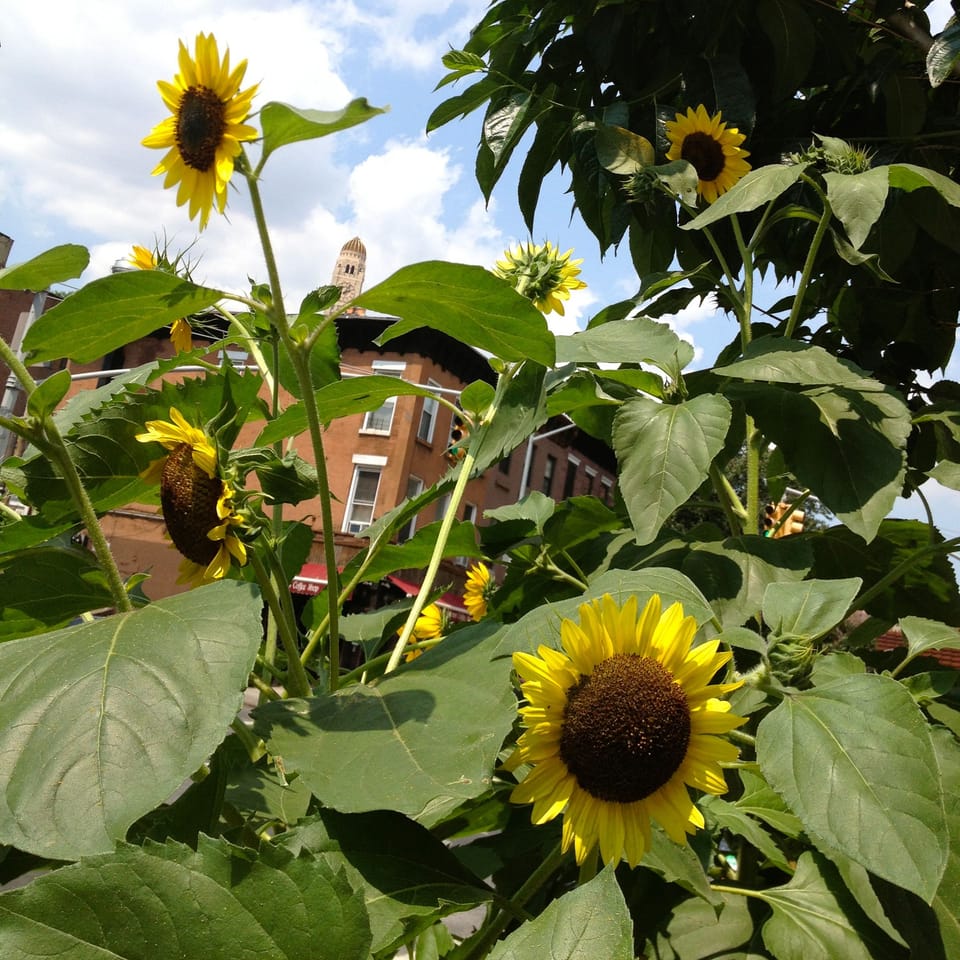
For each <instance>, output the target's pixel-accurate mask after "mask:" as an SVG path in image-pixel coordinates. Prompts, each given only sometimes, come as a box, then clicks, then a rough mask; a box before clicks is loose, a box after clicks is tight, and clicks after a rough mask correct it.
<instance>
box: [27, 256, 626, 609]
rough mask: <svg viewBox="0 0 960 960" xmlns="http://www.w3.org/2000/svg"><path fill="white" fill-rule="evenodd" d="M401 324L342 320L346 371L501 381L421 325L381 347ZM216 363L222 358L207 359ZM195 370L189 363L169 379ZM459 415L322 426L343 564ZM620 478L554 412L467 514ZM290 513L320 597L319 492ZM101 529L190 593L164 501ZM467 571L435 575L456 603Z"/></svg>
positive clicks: (406, 586)
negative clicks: (307, 531) (309, 535)
mask: <svg viewBox="0 0 960 960" xmlns="http://www.w3.org/2000/svg"><path fill="white" fill-rule="evenodd" d="M365 261H366V251H365V249H364V247H363V244H362V243H361V241H360V240H359V239H358V238H354V239H353V240H350V241H349V242H348V243H347V244H345V245H344V248H343V251H342V253H341V256H340V257H339V258H338V260H337V264H336V267H335V269H334V273H333V277H332V282H333V283H334V284H337V285H340V286H342V287H348V288H349V291H350V295H352V296H356V295H357V294H358V293H359V292H360V289H361V287H362V283H363V274H364V271H365V266H366V262H365ZM28 296H29V295H28ZM393 322H394V318H391V317H386V316H375V315H371V314H368V313H366V312H365V311H362V310H357V311H350V312H348V313H346V314H344V315H342V316H341V317H340V318H339V319H338V320H337V333H338V339H339V345H340V352H341V376H344V377H348V376H358V375H363V374H366V373H377V374H381V375H386V376H395V377H398V378H402V379H404V380H406V381H409V382H411V383H416V384H420V385H423V386H426V387H429V388H431V389H433V390H436V391H437V392H442V393H443V394H444V395H446V396H447V398H448V399H451V400H454V401H455V400H456V397H457V396H458V394H459V391H460V390H462V389H463V388H464V387H465V386H466V385H467V384H469V383H472V382H474V381H476V380H487V381H488V382H490V383H493V382H494V374H493V372H492V371H491V369H490V365H489V363H488V362H487V360H486V359H485V358H484V357H483V355H482V354H480V353H479V352H478V351H476V350H474V349H473V348H472V347H469V346H466V345H465V344H463V343H460V342H459V341H457V340H454V339H453V338H452V337H449V336H446V335H445V334H443V333H440V332H438V331H435V330H415V331H412V332H410V333H407V334H404V335H403V336H401V337H399V338H397V339H395V340H391V341H390V342H389V343H388V344H387V345H386V346H384V347H379V346H377V345H376V343H375V340H376V339H377V337H379V335H380V334H381V333H382V332H383V331H384V330H385V329H386V328H387V327H389V326H390V325H391V324H392V323H393ZM200 335H202V334H200ZM210 337H211V342H212V340H213V339H215V337H216V333H215V332H211V333H210ZM195 339H197V338H196V337H195ZM173 352H174V351H173V347H172V345H171V344H170V342H169V337H168V332H167V331H166V330H159V331H156V332H155V333H154V334H152V335H151V336H149V337H144V338H142V339H140V340H138V341H135V342H134V343H131V344H128V345H126V346H125V347H123V348H121V349H119V350H117V351H114V353H112V354H111V355H110V356H109V357H105V358H103V359H102V360H100V361H97V362H95V363H92V364H86V365H79V364H71V365H70V368H71V371H72V372H73V373H74V375H75V376H77V379H76V380H75V383H74V386H73V388H72V393H76V392H78V391H80V390H83V389H90V388H93V387H95V386H97V385H98V383H100V382H104V377H103V375H104V374H105V373H106V372H107V371H111V370H113V371H115V370H118V369H124V368H132V367H135V366H138V365H140V364H143V363H147V362H150V361H152V360H155V359H158V358H166V357H170V356H172V355H173ZM229 358H230V360H231V361H232V362H234V363H235V364H238V365H242V364H245V363H246V362H247V359H248V358H247V357H246V355H244V354H242V353H239V352H236V353H235V352H234V351H231V352H230V356H229ZM210 359H212V360H216V359H217V358H216V357H215V356H213V355H211V357H210ZM199 375H202V374H200V373H196V372H191V371H190V370H189V369H184V370H181V371H178V372H177V373H176V374H174V375H173V376H177V377H187V376H199ZM81 377H83V379H81ZM292 402H294V398H293V397H291V396H289V395H285V394H283V392H281V404H282V405H283V406H286V405H288V404H290V403H292ZM452 419H453V414H452V412H451V411H450V410H449V409H448V408H446V407H444V406H442V405H441V404H440V403H438V402H437V401H436V400H434V399H432V398H424V397H411V396H402V397H396V398H392V399H389V400H387V401H386V402H385V403H384V404H383V405H382V406H381V407H380V408H379V409H378V410H374V411H371V412H369V413H366V414H356V415H353V416H348V417H343V418H340V419H338V420H336V421H334V422H333V423H332V424H331V425H330V427H329V428H328V429H327V430H326V431H325V435H324V447H325V451H326V455H327V473H328V479H329V484H330V489H331V492H332V493H333V495H334V502H333V522H334V527H335V530H336V531H337V532H336V547H337V550H336V552H337V564H338V566H340V567H342V566H343V565H345V564H346V563H347V562H348V561H349V560H350V558H351V557H352V556H353V555H354V554H356V553H357V552H358V551H359V550H361V549H363V547H364V546H365V540H364V539H363V531H364V530H365V529H366V527H367V526H369V525H370V523H371V522H372V521H373V520H375V519H376V518H377V517H379V516H381V515H382V514H384V513H386V512H388V511H389V510H391V509H392V508H393V507H394V506H396V505H397V504H398V503H400V502H402V501H403V500H405V499H406V498H408V497H411V496H416V495H417V494H419V493H420V492H421V491H422V490H424V489H426V488H427V487H429V486H431V485H432V484H433V483H435V482H436V481H437V480H438V479H439V478H440V477H441V476H442V475H443V474H444V473H445V472H446V471H447V469H448V464H447V462H446V459H445V457H444V452H445V451H446V449H447V448H448V446H449V442H450V431H451V427H452ZM261 428H262V423H259V424H250V425H247V426H245V427H244V429H243V430H242V431H241V434H240V436H239V438H238V440H237V443H236V446H238V447H244V446H252V445H253V444H254V442H255V439H256V437H257V434H258V433H259V432H260V429H261ZM291 444H292V448H293V449H294V450H295V451H296V452H297V453H298V454H300V456H302V457H303V458H304V459H306V460H312V452H311V448H310V443H309V439H308V438H307V437H306V436H305V435H304V436H300V437H296V438H293V440H292V441H291ZM285 446H286V445H285ZM615 476H616V465H615V460H614V457H613V454H612V452H611V451H610V450H609V448H607V447H606V446H605V445H604V444H602V443H601V442H599V441H597V440H596V439H595V438H593V437H590V436H589V435H587V434H584V433H582V432H581V431H580V430H579V429H578V428H577V427H576V426H575V425H574V424H573V423H572V422H571V421H569V420H566V419H564V418H553V419H552V420H551V421H550V422H549V423H548V424H546V425H545V426H544V427H543V428H542V429H541V431H540V432H539V433H538V434H537V435H536V436H535V437H534V438H533V439H532V440H531V442H529V443H527V444H524V445H523V446H521V447H520V448H518V449H517V450H514V451H513V453H512V454H510V455H509V456H507V457H505V458H504V459H503V460H502V461H501V462H500V463H499V464H497V465H495V466H494V467H492V468H491V469H489V470H488V471H487V472H486V473H485V474H484V475H483V476H482V477H479V478H476V479H474V480H472V481H470V483H469V485H468V487H467V491H466V494H465V496H464V499H463V502H462V503H461V505H460V508H459V513H460V516H459V519H462V520H469V521H473V522H475V523H477V524H483V523H484V522H486V521H485V520H484V518H483V514H484V511H485V510H487V509H490V508H494V507H498V506H503V505H505V504H508V503H514V502H515V501H516V500H517V499H519V497H520V496H521V491H523V492H526V491H527V490H539V491H541V492H542V493H544V494H546V495H547V496H551V497H553V498H554V499H558V500H559V499H561V498H564V497H568V496H574V495H581V494H590V493H592V494H595V495H597V496H598V497H600V498H601V499H605V500H608V501H609V500H610V499H611V498H612V491H613V485H614V478H615ZM445 509H446V500H445V499H444V500H441V501H439V502H437V503H434V504H431V505H430V506H429V507H427V508H426V509H425V510H424V511H423V513H422V514H420V515H418V516H417V517H416V518H414V520H413V521H411V522H410V523H409V524H407V526H406V527H405V528H404V529H403V530H402V531H401V533H400V539H406V538H409V537H410V536H412V535H413V533H414V532H415V530H416V529H417V528H419V527H420V526H422V525H425V524H428V523H432V522H434V521H435V520H437V519H439V518H440V517H442V516H443V514H444V511H445ZM284 516H285V518H287V519H290V520H300V521H303V522H305V523H308V524H310V526H311V528H312V529H313V531H314V543H313V546H312V549H311V551H310V556H309V558H308V562H307V563H306V564H305V565H304V567H303V569H302V571H301V573H300V575H299V576H298V577H296V578H295V579H294V581H293V583H292V584H291V590H292V591H293V592H294V593H295V594H300V595H311V594H314V593H316V592H318V591H319V590H320V589H322V587H323V585H324V584H325V582H326V567H325V565H324V550H323V543H322V529H321V522H320V504H319V500H309V501H304V502H302V503H300V504H297V505H295V506H288V507H287V508H286V509H285V511H284ZM103 527H104V532H105V534H106V536H107V538H108V539H109V540H110V543H111V547H112V549H113V551H114V555H115V556H116V558H117V562H118V565H119V567H120V570H121V573H122V574H124V575H125V576H128V575H131V574H133V573H136V572H141V571H143V572H149V573H150V574H151V577H150V579H149V580H148V581H147V582H146V584H145V585H144V589H145V591H146V593H147V595H148V596H150V597H151V598H153V599H159V598H161V597H163V596H167V595H169V594H171V593H175V592H177V591H179V590H182V589H183V587H181V586H177V585H176V583H175V580H176V575H177V567H178V564H179V558H178V555H177V554H176V553H175V552H174V550H173V548H172V547H171V546H170V544H169V542H168V541H167V540H166V539H165V537H164V526H163V520H162V517H161V516H160V514H159V508H158V507H156V506H153V505H136V504H134V505H130V506H128V507H125V508H123V509H120V510H115V511H112V512H111V513H110V514H108V515H107V516H106V517H105V518H104V519H103ZM465 567H466V562H465V561H463V562H459V563H458V562H445V563H444V565H443V567H442V569H441V573H440V576H439V578H438V582H439V583H442V584H450V585H451V588H452V592H451V595H450V597H449V598H448V599H449V603H450V605H451V606H456V600H455V596H456V594H457V593H459V591H460V590H462V586H463V582H464V576H465ZM420 575H421V571H418V570H409V571H400V572H398V575H397V576H396V577H393V578H391V584H392V585H393V586H394V587H396V588H397V589H398V590H400V591H401V592H411V589H413V588H415V585H416V584H417V583H419V581H420ZM388 586H389V585H388Z"/></svg>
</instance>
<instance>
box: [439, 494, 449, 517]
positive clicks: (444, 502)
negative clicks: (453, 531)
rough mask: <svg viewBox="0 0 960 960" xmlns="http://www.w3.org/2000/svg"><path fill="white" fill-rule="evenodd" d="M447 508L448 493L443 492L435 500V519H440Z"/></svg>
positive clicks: (444, 514) (445, 513)
mask: <svg viewBox="0 0 960 960" xmlns="http://www.w3.org/2000/svg"><path fill="white" fill-rule="evenodd" d="M449 509H450V494H449V493H445V494H444V495H443V496H442V497H441V498H440V499H439V500H438V501H437V519H438V520H442V519H443V518H444V517H445V516H446V515H447V511H448V510H449Z"/></svg>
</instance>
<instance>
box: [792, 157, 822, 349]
mask: <svg viewBox="0 0 960 960" xmlns="http://www.w3.org/2000/svg"><path fill="white" fill-rule="evenodd" d="M803 179H804V180H806V182H807V183H808V184H810V185H811V186H812V187H813V188H814V189H815V190H816V192H817V193H818V194H819V195H820V200H821V202H822V203H823V213H822V214H821V215H820V220H819V222H818V223H817V229H816V231H815V232H814V234H813V240H811V242H810V249H809V250H808V251H807V258H806V260H805V261H804V264H803V272H802V273H801V274H800V282H799V283H798V284H797V289H796V292H795V293H794V296H793V307H792V309H791V310H790V317H789V319H788V320H787V326H786V328H785V329H784V331H783V335H784V336H785V337H786V338H787V339H789V338H790V337H792V336H793V335H794V333H795V332H796V329H797V324H798V323H799V322H800V314H801V313H802V312H803V301H804V299H805V297H806V295H807V287H809V286H810V278H811V277H812V276H813V265H814V261H815V260H816V259H817V254H818V253H819V252H820V245H821V244H822V243H823V238H824V236H825V235H826V233H827V228H828V227H829V226H830V219H831V217H832V215H833V211H832V210H831V209H830V201H829V200H828V199H827V196H826V194H825V193H824V192H823V191H822V190H821V189H820V186H819V184H817V183H816V181H814V180H812V179H811V178H810V177H807V176H804V177H803Z"/></svg>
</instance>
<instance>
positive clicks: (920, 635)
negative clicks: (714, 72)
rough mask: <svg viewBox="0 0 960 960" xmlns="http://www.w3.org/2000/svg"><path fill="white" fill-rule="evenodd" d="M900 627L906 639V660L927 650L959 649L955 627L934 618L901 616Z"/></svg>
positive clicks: (959, 638)
mask: <svg viewBox="0 0 960 960" xmlns="http://www.w3.org/2000/svg"><path fill="white" fill-rule="evenodd" d="M900 628H901V629H902V630H903V635H904V637H906V640H907V653H908V657H907V659H908V660H912V659H913V658H914V657H916V656H919V655H920V654H921V653H924V652H925V651H927V650H937V649H940V648H942V649H945V650H958V649H960V633H958V632H957V628H956V627H948V626H947V625H946V624H945V623H937V621H936V620H927V619H925V618H924V617H903V618H901V620H900Z"/></svg>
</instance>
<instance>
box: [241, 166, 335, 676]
mask: <svg viewBox="0 0 960 960" xmlns="http://www.w3.org/2000/svg"><path fill="white" fill-rule="evenodd" d="M243 169H244V170H245V171H246V178H247V185H248V187H249V190H250V202H251V205H252V207H253V213H254V218H255V220H256V223H257V231H258V233H259V235H260V244H261V246H262V247H263V256H264V261H265V262H266V265H267V276H268V277H269V280H270V289H271V292H272V295H273V304H272V311H271V312H272V317H273V321H274V324H275V325H276V329H277V332H278V333H279V334H280V339H281V341H282V342H283V345H284V347H285V348H286V350H287V353H288V354H289V356H290V360H291V363H292V364H293V368H294V371H295V373H296V376H297V383H298V385H299V387H300V393H301V398H300V399H301V403H302V404H303V410H304V413H305V414H306V419H307V428H308V430H309V434H310V441H311V444H312V447H313V459H314V465H315V467H316V471H317V493H318V496H319V498H320V519H321V524H322V527H323V550H324V559H325V560H326V566H327V596H328V599H330V598H333V602H332V603H329V604H328V610H329V617H330V652H329V657H330V690H331V692H332V691H334V690H336V689H337V683H338V680H339V672H340V618H339V610H338V608H337V599H338V598H339V596H340V577H339V573H338V571H337V550H336V543H335V542H334V532H333V505H332V500H331V496H330V483H329V480H328V477H327V458H326V454H325V453H324V449H323V435H322V432H321V426H320V417H319V413H318V411H317V401H316V396H315V395H314V386H313V380H312V378H311V376H310V360H309V353H308V351H307V349H306V348H305V347H304V345H303V344H298V343H295V342H294V340H293V338H292V337H291V335H290V325H289V324H288V323H287V315H286V311H285V309H284V306H283V294H282V291H281V287H280V274H279V272H278V270H277V262H276V258H275V257H274V254H273V246H272V244H271V242H270V233H269V231H268V230H267V221H266V217H265V216H264V212H263V202H262V199H261V197H260V187H259V184H258V181H257V178H256V176H255V175H254V174H252V173H250V172H249V163H248V162H246V160H245V159H244V163H243ZM281 638H282V634H281ZM296 660H297V662H298V664H299V670H300V671H301V672H302V671H303V665H302V664H301V663H300V656H299V653H298V654H297V657H296ZM292 669H293V666H292V665H291V670H292Z"/></svg>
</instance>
